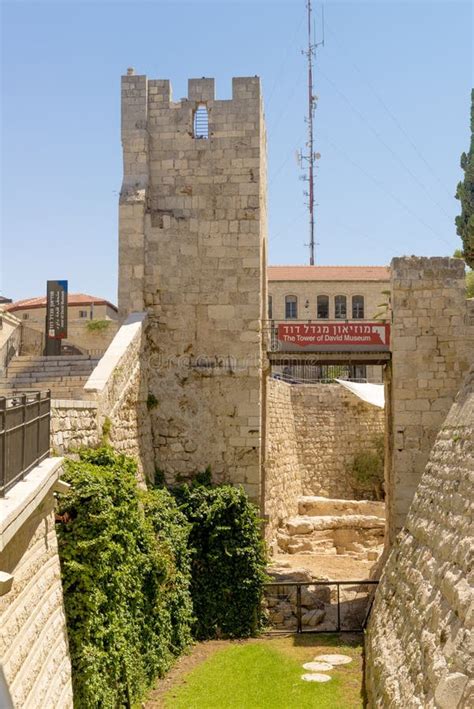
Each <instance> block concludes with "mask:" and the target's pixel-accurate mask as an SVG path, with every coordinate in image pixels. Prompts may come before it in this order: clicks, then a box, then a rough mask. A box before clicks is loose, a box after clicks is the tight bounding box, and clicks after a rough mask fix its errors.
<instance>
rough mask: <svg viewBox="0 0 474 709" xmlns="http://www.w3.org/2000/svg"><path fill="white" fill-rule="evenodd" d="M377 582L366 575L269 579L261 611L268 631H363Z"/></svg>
mask: <svg viewBox="0 0 474 709" xmlns="http://www.w3.org/2000/svg"><path fill="white" fill-rule="evenodd" d="M377 584H378V581H372V580H367V579H366V580H363V581H311V582H305V583H301V582H299V581H293V582H286V583H280V582H278V581H277V582H273V583H268V584H266V585H265V593H264V612H265V615H266V618H267V624H268V629H269V632H275V633H281V632H285V633H288V632H296V633H358V632H362V631H363V630H364V629H365V627H366V625H367V620H368V617H369V613H370V609H371V606H372V601H373V595H374V592H375V587H376V586H377Z"/></svg>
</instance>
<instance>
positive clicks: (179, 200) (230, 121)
mask: <svg viewBox="0 0 474 709" xmlns="http://www.w3.org/2000/svg"><path fill="white" fill-rule="evenodd" d="M198 108H200V110H201V111H202V112H204V113H206V114H207V120H208V133H207V135H206V133H205V132H204V134H202V135H201V134H199V133H198V132H196V126H195V124H194V119H195V113H196V110H197V109H198ZM122 145H123V154H124V177H123V184H122V189H121V196H120V209H119V212H120V214H119V230H120V239H119V241H120V246H119V262H120V272H119V311H120V313H121V315H122V316H124V315H126V314H129V313H131V312H134V311H146V312H147V314H148V318H149V328H148V335H147V337H148V344H147V346H148V356H147V360H148V386H149V394H150V395H151V398H152V401H153V402H154V403H153V407H151V408H150V415H151V424H152V430H153V440H154V458H155V466H156V467H157V468H158V469H160V470H162V471H163V472H164V474H165V476H166V478H167V480H168V481H169V482H171V481H174V480H176V479H179V478H187V477H190V476H192V475H193V474H194V473H196V472H197V471H199V470H203V469H205V468H206V467H207V466H210V468H211V471H212V473H213V476H214V478H215V479H216V480H219V481H220V480H229V481H231V482H233V483H236V484H237V483H238V484H242V485H243V486H244V487H245V489H246V491H247V493H248V494H249V496H250V497H251V498H252V499H253V500H255V501H259V499H260V495H261V484H260V483H261V469H262V461H263V450H262V446H261V416H262V398H263V383H262V357H263V356H264V348H263V338H262V326H261V322H262V319H263V318H264V316H265V313H264V308H265V307H266V306H265V302H266V276H265V253H266V205H265V191H266V164H265V128H264V119H263V108H262V99H261V94H260V81H259V79H258V78H257V77H250V78H234V79H233V81H232V99H231V100H226V101H221V100H216V99H215V96H214V80H213V79H191V80H190V81H189V88H188V97H187V98H186V99H182V100H181V101H178V102H173V100H172V96H171V87H170V84H169V82H168V81H165V80H161V79H160V80H151V79H148V78H147V77H146V76H135V75H134V73H133V72H130V73H129V75H127V76H124V77H123V78H122Z"/></svg>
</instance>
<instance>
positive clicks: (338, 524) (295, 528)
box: [285, 514, 385, 536]
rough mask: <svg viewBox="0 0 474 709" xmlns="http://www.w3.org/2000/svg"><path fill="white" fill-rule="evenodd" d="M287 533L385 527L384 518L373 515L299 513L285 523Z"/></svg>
mask: <svg viewBox="0 0 474 709" xmlns="http://www.w3.org/2000/svg"><path fill="white" fill-rule="evenodd" d="M285 528H286V531H287V533H288V534H290V535H291V536H292V535H295V534H312V533H313V532H320V531H327V530H333V529H382V530H383V529H385V520H384V519H382V518H381V517H376V516H375V515H357V514H346V515H341V516H335V515H318V516H316V515H314V516H309V515H299V516H298V517H290V519H288V520H287V522H286V524H285Z"/></svg>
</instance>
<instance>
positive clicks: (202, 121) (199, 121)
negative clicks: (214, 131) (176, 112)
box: [193, 103, 209, 140]
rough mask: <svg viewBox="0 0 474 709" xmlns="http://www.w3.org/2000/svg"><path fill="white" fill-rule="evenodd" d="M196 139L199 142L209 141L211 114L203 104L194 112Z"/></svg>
mask: <svg viewBox="0 0 474 709" xmlns="http://www.w3.org/2000/svg"><path fill="white" fill-rule="evenodd" d="M193 131H194V137H195V138H197V139H198V140H207V139H208V138H209V113H208V110H207V106H205V105H204V104H203V103H201V104H199V106H198V107H197V108H196V110H195V111H194V126H193Z"/></svg>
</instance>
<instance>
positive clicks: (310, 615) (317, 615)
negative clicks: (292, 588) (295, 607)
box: [301, 609, 326, 628]
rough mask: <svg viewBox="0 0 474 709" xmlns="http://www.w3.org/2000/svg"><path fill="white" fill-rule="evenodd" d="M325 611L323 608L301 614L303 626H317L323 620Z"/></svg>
mask: <svg viewBox="0 0 474 709" xmlns="http://www.w3.org/2000/svg"><path fill="white" fill-rule="evenodd" d="M325 615H326V613H325V611H324V610H322V609H315V610H310V611H307V612H306V613H303V614H302V616H301V623H302V625H303V628H304V627H305V626H306V627H308V628H315V627H316V626H317V625H319V624H320V623H322V622H323V620H324V616H325Z"/></svg>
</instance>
